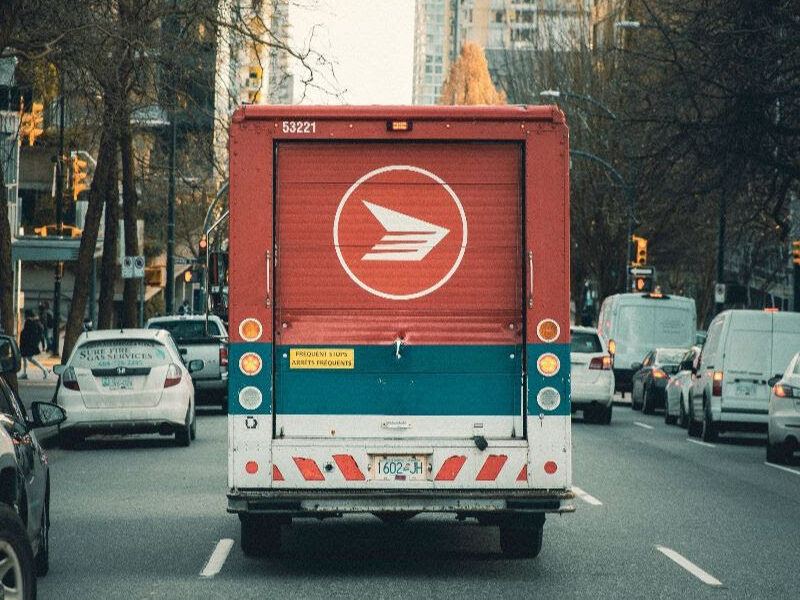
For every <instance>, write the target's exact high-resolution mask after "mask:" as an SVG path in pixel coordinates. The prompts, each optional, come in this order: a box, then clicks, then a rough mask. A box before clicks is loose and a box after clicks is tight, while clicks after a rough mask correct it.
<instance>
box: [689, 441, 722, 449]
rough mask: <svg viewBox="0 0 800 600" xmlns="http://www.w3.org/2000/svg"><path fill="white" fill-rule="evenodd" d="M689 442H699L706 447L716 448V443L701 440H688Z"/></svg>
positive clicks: (698, 443)
mask: <svg viewBox="0 0 800 600" xmlns="http://www.w3.org/2000/svg"><path fill="white" fill-rule="evenodd" d="M686 441H687V442H692V443H693V444H697V445H698V446H705V447H706V448H716V447H717V446H716V444H709V443H708V442H701V441H700V440H686Z"/></svg>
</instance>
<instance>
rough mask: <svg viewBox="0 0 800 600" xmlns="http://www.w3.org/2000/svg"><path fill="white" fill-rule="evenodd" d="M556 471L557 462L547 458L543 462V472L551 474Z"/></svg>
mask: <svg viewBox="0 0 800 600" xmlns="http://www.w3.org/2000/svg"><path fill="white" fill-rule="evenodd" d="M556 471H558V464H556V462H555V461H552V460H548V461H547V462H546V463H544V472H545V473H547V474H548V475H552V474H554V473H555V472H556Z"/></svg>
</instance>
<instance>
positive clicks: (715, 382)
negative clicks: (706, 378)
mask: <svg viewBox="0 0 800 600" xmlns="http://www.w3.org/2000/svg"><path fill="white" fill-rule="evenodd" d="M711 395H712V396H722V371H714V377H713V379H712V385H711Z"/></svg>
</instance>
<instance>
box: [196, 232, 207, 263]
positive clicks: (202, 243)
mask: <svg viewBox="0 0 800 600" xmlns="http://www.w3.org/2000/svg"><path fill="white" fill-rule="evenodd" d="M198 249H199V250H200V258H201V259H203V256H204V255H205V253H206V250H207V249H208V239H207V238H206V234H205V233H204V234H203V235H201V236H200V243H199V244H198Z"/></svg>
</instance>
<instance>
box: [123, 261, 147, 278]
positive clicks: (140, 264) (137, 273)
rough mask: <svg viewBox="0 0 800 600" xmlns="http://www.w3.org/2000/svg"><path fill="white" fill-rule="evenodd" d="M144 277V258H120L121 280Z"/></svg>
mask: <svg viewBox="0 0 800 600" xmlns="http://www.w3.org/2000/svg"><path fill="white" fill-rule="evenodd" d="M139 277H144V256H141V255H140V256H123V257H122V278H123V279H138V278H139Z"/></svg>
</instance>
